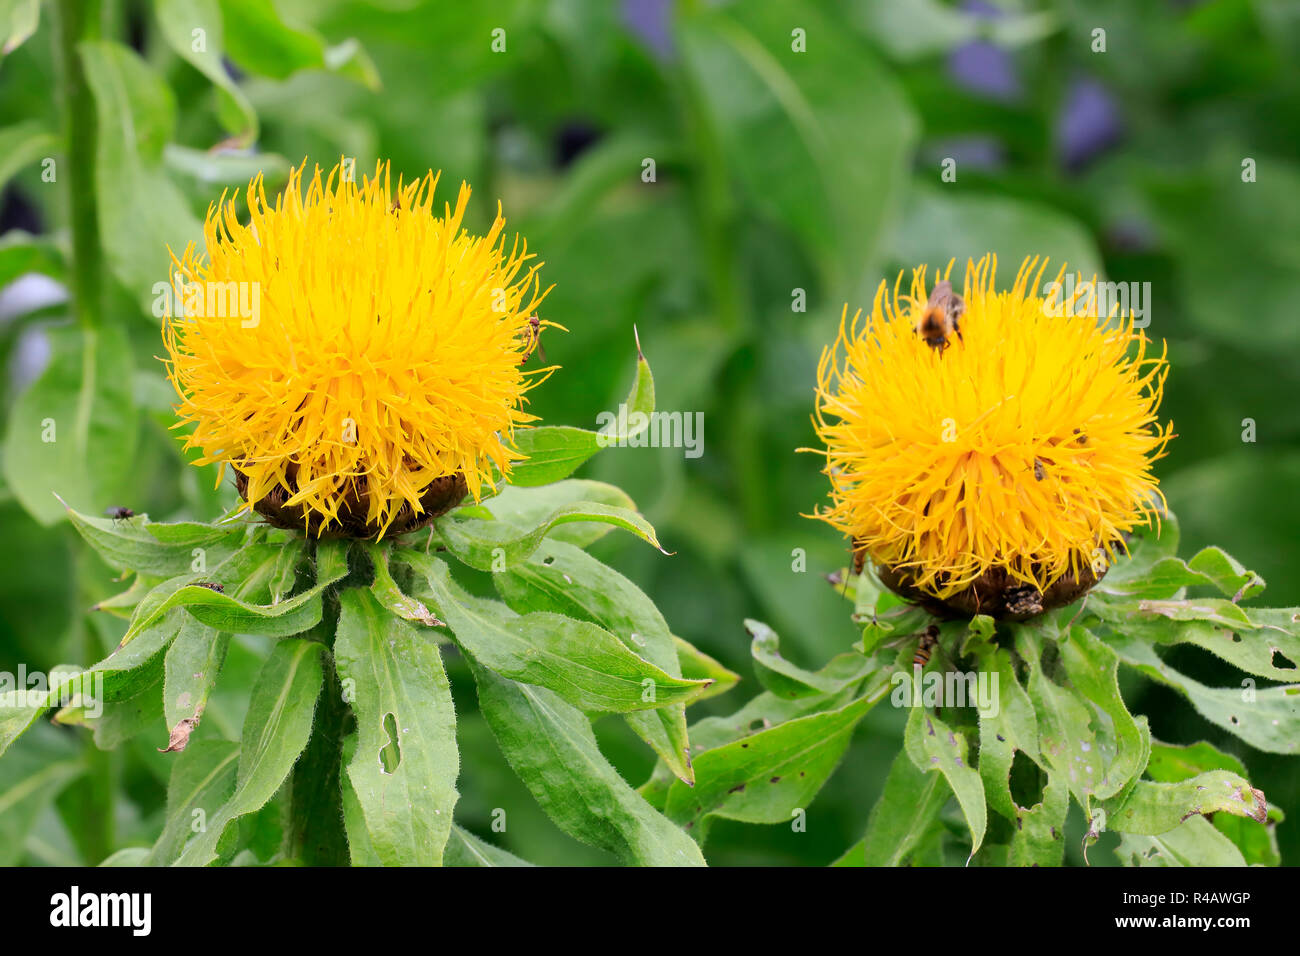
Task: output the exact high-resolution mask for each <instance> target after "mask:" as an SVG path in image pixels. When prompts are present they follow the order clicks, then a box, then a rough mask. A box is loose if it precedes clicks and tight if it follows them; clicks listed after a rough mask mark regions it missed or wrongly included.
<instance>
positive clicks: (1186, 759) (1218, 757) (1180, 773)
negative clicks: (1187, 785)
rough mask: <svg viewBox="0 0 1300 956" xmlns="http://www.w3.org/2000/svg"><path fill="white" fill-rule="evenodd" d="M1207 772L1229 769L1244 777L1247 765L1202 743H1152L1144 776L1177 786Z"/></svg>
mask: <svg viewBox="0 0 1300 956" xmlns="http://www.w3.org/2000/svg"><path fill="white" fill-rule="evenodd" d="M1206 770H1229V771H1231V772H1232V773H1235V774H1237V775H1239V776H1242V777H1244V776H1246V765H1245V764H1243V763H1242V762H1241V761H1240V760H1238V759H1237V758H1236V757H1234V756H1232V754H1226V753H1224V752H1223V751H1222V750H1220V749H1219V748H1218V747H1216V746H1214V745H1213V744H1211V743H1207V742H1205V741H1204V740H1201V741H1198V742H1196V743H1194V744H1186V745H1180V744H1165V743H1160V742H1159V741H1155V740H1153V741H1152V742H1151V759H1150V760H1149V761H1147V769H1146V776H1148V777H1150V778H1151V779H1152V780H1155V781H1156V782H1158V783H1177V782H1179V781H1180V780H1186V779H1188V778H1189V777H1195V776H1196V775H1197V774H1199V773H1203V772H1204V771H1206Z"/></svg>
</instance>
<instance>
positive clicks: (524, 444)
mask: <svg viewBox="0 0 1300 956" xmlns="http://www.w3.org/2000/svg"><path fill="white" fill-rule="evenodd" d="M636 352H637V361H636V378H635V379H634V380H633V382H632V390H631V391H630V392H628V395H627V398H626V399H624V400H623V405H624V407H626V409H627V413H626V415H624V416H621V417H618V418H616V419H615V421H614V422H613V423H611V425H607V426H606V427H605V428H602V429H601V430H600V431H599V432H593V431H588V430H587V429H585V428H573V427H571V426H569V425H543V426H541V427H538V428H524V429H520V430H519V431H517V432H515V436H514V439H515V449H516V450H517V451H519V452H520V453H521V454H523V455H526V456H527V458H526V459H525V460H524V461H520V462H516V463H515V464H514V465H513V467H512V468H511V469H510V483H511V484H512V485H516V486H519V487H534V486H537V485H549V484H551V483H552V482H556V481H559V480H560V479H561V478H567V477H569V475H571V474H573V473H574V472H575V471H577V470H578V468H580V467H581V466H582V465H583V464H584V463H585V462H586V461H587V460H588V459H590V458H591V457H592V456H593V455H595V454H596V452H598V451H600V450H601V449H602V448H607V447H618V446H620V445H624V444H626V445H629V446H631V447H638V446H636V445H634V444H633V443H634V442H637V441H641V440H642V438H643V436H644V434H645V432H646V430H647V429H648V428H649V427H650V416H651V415H652V414H653V413H654V410H655V380H654V376H653V375H652V374H651V373H650V365H649V363H648V362H646V359H645V355H643V354H642V353H641V343H640V340H638V341H637V348H636Z"/></svg>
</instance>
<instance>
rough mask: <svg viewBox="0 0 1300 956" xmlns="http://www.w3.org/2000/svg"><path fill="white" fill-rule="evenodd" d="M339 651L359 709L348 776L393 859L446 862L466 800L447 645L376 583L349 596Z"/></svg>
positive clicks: (377, 844) (376, 842)
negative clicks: (374, 590) (381, 594)
mask: <svg viewBox="0 0 1300 956" xmlns="http://www.w3.org/2000/svg"><path fill="white" fill-rule="evenodd" d="M339 601H340V605H341V613H340V617H339V625H338V633H337V637H336V638H335V644H334V658H335V662H336V665H337V667H338V671H339V678H340V680H342V681H343V682H344V688H345V690H344V692H345V695H346V694H349V693H350V694H351V698H350V700H349V703H350V704H351V706H352V711H353V713H355V714H356V716H357V734H358V740H357V748H356V754H355V756H353V758H352V759H351V760H350V761H349V763H348V765H347V774H348V779H349V781H350V782H351V784H352V789H353V792H354V793H355V794H356V798H357V800H358V802H359V803H360V805H361V810H362V813H363V814H364V817H365V827H366V833H367V835H368V836H369V839H370V845H371V846H372V847H373V849H374V852H375V854H376V856H377V857H378V858H379V860H380V861H381V862H382V863H384V864H385V865H388V866H437V865H439V864H440V863H441V862H442V854H443V848H444V847H445V846H446V844H447V837H448V834H449V833H450V831H451V818H452V809H453V808H454V807H455V805H456V798H457V793H456V776H457V774H458V773H459V769H460V757H459V754H458V751H457V749H456V714H455V709H454V707H453V705H452V700H451V687H450V685H449V684H448V682H447V675H446V672H445V671H444V670H443V667H442V657H441V655H440V653H439V650H438V645H437V644H435V643H433V642H432V641H429V640H428V639H427V638H426V637H425V636H424V635H422V634H420V633H419V632H418V631H416V629H415V628H413V627H412V626H411V625H410V624H409V623H407V622H405V621H402V620H400V619H398V618H395V617H393V616H392V615H391V614H389V613H388V612H387V610H386V609H385V608H384V607H383V606H381V605H380V603H379V602H378V601H377V600H376V599H375V597H374V595H372V594H371V593H370V591H368V590H361V589H355V588H353V589H349V590H346V591H344V592H342V594H341V595H340V596H339Z"/></svg>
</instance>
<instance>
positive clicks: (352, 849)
mask: <svg viewBox="0 0 1300 956" xmlns="http://www.w3.org/2000/svg"><path fill="white" fill-rule="evenodd" d="M356 752H357V735H356V734H355V733H351V734H348V735H347V737H345V738H344V739H343V747H342V757H341V759H342V761H343V766H345V767H346V766H347V765H348V764H350V763H351V762H352V758H353V756H354V755H355V754H356ZM339 786H340V788H341V789H342V791H343V794H342V796H343V828H344V831H345V832H346V833H347V837H348V858H349V859H350V860H351V862H352V865H353V866H383V865H384V863H383V861H382V860H381V859H379V854H377V853H376V852H375V848H374V846H373V845H372V844H371V842H370V834H369V833H368V832H367V831H366V815H365V812H364V811H363V810H362V809H361V801H360V800H359V799H357V791H356V790H355V789H354V788H353V786H352V781H351V780H349V779H348V775H347V774H346V773H344V774H342V775H340V779H339Z"/></svg>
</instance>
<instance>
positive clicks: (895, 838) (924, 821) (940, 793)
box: [856, 751, 952, 866]
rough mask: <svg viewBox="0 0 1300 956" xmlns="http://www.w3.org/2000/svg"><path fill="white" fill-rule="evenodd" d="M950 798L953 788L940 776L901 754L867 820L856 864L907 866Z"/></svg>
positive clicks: (894, 763) (891, 767) (896, 759)
mask: <svg viewBox="0 0 1300 956" xmlns="http://www.w3.org/2000/svg"><path fill="white" fill-rule="evenodd" d="M951 796H952V789H951V788H950V787H949V786H948V785H947V783H946V782H945V781H944V778H943V776H942V775H940V774H937V773H926V772H925V771H924V770H921V769H920V768H919V767H917V766H916V764H914V763H913V762H912V760H911V758H910V757H908V755H907V754H906V752H901V751H900V752H899V754H898V755H897V756H896V757H894V762H893V763H892V764H891V765H890V767H889V776H887V777H886V778H885V789H884V790H883V791H882V792H881V794H880V799H878V800H877V801H876V804H875V806H873V807H872V808H871V815H870V816H869V817H868V818H867V833H866V836H865V837H864V838H863V852H862V856H861V857H860V862H858V863H857V864H856V865H858V866H906V865H908V863H909V862H910V860H911V856H912V854H913V852H914V851H915V850H916V848H917V846H918V845H919V844H920V843H921V841H922V840H923V839H924V838H925V837H926V835H927V834H928V833H929V832H930V831H931V829H932V828H933V827H934V826H935V824H936V821H938V819H939V811H940V810H942V809H943V806H944V804H945V803H947V802H948V798H949V797H951Z"/></svg>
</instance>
